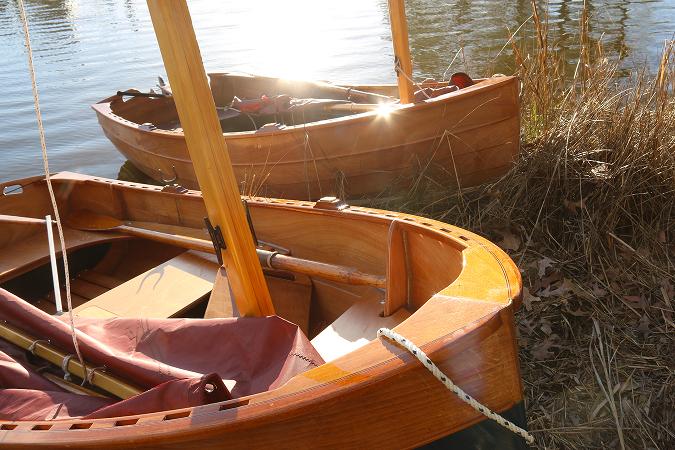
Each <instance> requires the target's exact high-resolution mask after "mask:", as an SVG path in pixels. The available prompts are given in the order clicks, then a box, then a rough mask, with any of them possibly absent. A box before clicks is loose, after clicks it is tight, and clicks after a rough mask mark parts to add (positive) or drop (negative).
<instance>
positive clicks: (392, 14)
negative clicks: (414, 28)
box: [389, 0, 414, 103]
mask: <svg viewBox="0 0 675 450" xmlns="http://www.w3.org/2000/svg"><path fill="white" fill-rule="evenodd" d="M389 21H390V22H391V40H392V41H393V43H394V64H395V66H396V78H397V79H398V94H399V97H400V99H401V103H412V102H413V93H414V89H413V84H412V61H411V60H410V46H409V45H408V22H407V20H406V17H405V2H404V0H389Z"/></svg>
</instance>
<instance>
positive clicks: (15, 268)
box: [0, 227, 128, 283]
mask: <svg viewBox="0 0 675 450" xmlns="http://www.w3.org/2000/svg"><path fill="white" fill-rule="evenodd" d="M63 234H64V239H65V241H66V247H67V250H68V251H70V250H75V249H78V248H82V247H89V246H92V245H95V244H102V243H105V242H110V241H115V240H119V239H128V237H127V236H123V235H119V234H116V233H106V234H102V233H93V232H89V231H80V230H73V229H70V228H65V227H64V228H63ZM60 250H61V249H60V246H59V245H57V249H56V254H57V257H58V255H60V254H61V251H60ZM2 253H3V255H5V256H6V257H3V258H1V259H0V283H2V282H3V281H6V280H9V279H10V278H14V277H16V276H18V275H21V274H22V273H25V272H28V271H29V270H31V269H34V268H35V267H37V266H39V265H41V264H45V263H46V262H48V260H49V246H48V244H47V233H46V232H44V233H42V232H40V233H36V234H34V235H31V236H29V237H26V238H24V239H23V240H21V241H19V242H17V243H15V244H13V245H9V246H7V247H4V248H3V249H2Z"/></svg>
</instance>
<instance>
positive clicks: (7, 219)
mask: <svg viewBox="0 0 675 450" xmlns="http://www.w3.org/2000/svg"><path fill="white" fill-rule="evenodd" d="M0 223H11V224H16V225H43V226H44V224H45V219H36V218H35V217H23V216H10V215H7V214H0Z"/></svg>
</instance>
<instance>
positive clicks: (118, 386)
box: [0, 323, 142, 399]
mask: <svg viewBox="0 0 675 450" xmlns="http://www.w3.org/2000/svg"><path fill="white" fill-rule="evenodd" d="M0 337H1V338H3V339H5V340H6V341H9V342H11V343H12V344H14V345H17V346H19V347H21V348H23V349H24V350H29V349H30V348H31V345H33V343H34V342H36V340H37V339H35V338H34V337H32V336H30V335H28V334H26V333H24V332H23V331H21V330H19V329H17V328H14V327H13V326H11V325H9V324H6V323H0ZM32 352H33V354H34V355H35V356H38V357H40V358H42V359H44V360H46V361H49V362H50V363H52V364H54V365H56V366H59V367H62V364H63V360H64V359H65V358H66V357H67V356H68V355H67V354H65V353H63V352H62V351H60V350H58V349H56V348H55V347H54V346H52V345H51V344H49V343H47V342H44V341H39V342H37V343H36V344H35V345H34V346H33V348H32ZM66 369H68V372H70V373H72V374H73V375H75V376H78V377H80V378H82V379H86V378H87V374H86V373H85V370H84V367H83V366H82V364H80V361H78V359H77V358H76V357H75V358H72V357H71V358H70V360H69V361H68V366H67V367H66ZM91 369H93V366H91V365H88V367H87V370H91ZM90 381H91V384H93V385H94V386H96V387H98V388H101V389H103V390H104V391H106V392H110V393H111V394H112V395H114V396H115V397H118V398H121V399H127V398H129V397H133V396H134V395H138V394H140V393H141V392H142V391H141V390H140V389H139V388H137V387H135V386H133V385H131V384H128V383H126V382H125V381H123V380H120V379H119V378H117V377H115V376H113V375H110V374H108V373H106V372H103V371H100V370H97V371H95V372H94V373H93V375H92V376H91V379H90Z"/></svg>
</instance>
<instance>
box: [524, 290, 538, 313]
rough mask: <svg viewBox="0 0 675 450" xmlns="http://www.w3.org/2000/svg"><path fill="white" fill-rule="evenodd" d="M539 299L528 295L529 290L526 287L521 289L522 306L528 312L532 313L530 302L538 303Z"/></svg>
mask: <svg viewBox="0 0 675 450" xmlns="http://www.w3.org/2000/svg"><path fill="white" fill-rule="evenodd" d="M540 301H541V298H539V297H535V296H534V295H532V294H530V290H529V289H528V288H526V287H524V288H523V305H524V306H525V309H526V310H528V311H532V302H540Z"/></svg>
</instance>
